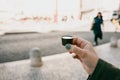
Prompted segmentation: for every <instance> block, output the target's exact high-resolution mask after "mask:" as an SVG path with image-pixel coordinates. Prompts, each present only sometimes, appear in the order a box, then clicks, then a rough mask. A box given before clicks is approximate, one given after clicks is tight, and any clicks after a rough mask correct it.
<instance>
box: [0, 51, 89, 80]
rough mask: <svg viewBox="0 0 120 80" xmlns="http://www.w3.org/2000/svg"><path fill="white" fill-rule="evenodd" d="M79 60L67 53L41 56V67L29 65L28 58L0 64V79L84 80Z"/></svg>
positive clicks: (85, 76)
mask: <svg viewBox="0 0 120 80" xmlns="http://www.w3.org/2000/svg"><path fill="white" fill-rule="evenodd" d="M86 78H87V74H86V73H85V71H84V70H83V69H82V66H81V65H80V62H79V61H78V60H74V59H73V58H72V57H71V55H69V54H68V53H64V54H60V55H53V56H48V57H43V66H42V67H37V68H35V67H30V61H29V60H23V61H16V62H9V63H5V64H0V80H86Z"/></svg>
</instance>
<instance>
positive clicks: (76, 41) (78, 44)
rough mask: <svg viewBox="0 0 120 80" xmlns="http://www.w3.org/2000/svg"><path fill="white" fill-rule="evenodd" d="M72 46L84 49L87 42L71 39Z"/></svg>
mask: <svg viewBox="0 0 120 80" xmlns="http://www.w3.org/2000/svg"><path fill="white" fill-rule="evenodd" d="M72 43H73V45H76V46H78V47H80V48H84V46H85V45H86V44H87V43H88V41H87V40H85V39H83V38H76V37H75V38H73V42H72Z"/></svg>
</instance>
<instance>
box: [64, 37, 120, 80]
mask: <svg viewBox="0 0 120 80" xmlns="http://www.w3.org/2000/svg"><path fill="white" fill-rule="evenodd" d="M65 48H66V49H67V50H68V51H69V53H70V54H72V53H74V54H75V55H74V58H76V59H78V60H79V61H80V62H81V64H82V66H83V68H84V70H85V71H86V72H87V73H88V75H89V77H88V79H87V80H120V69H119V68H117V67H115V66H113V65H112V64H110V63H108V62H106V61H104V60H102V59H100V58H99V57H98V55H97V53H96V51H95V50H94V48H93V46H92V44H91V43H90V42H89V41H87V40H85V39H82V38H73V41H72V44H66V45H65Z"/></svg>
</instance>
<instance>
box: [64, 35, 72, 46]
mask: <svg viewBox="0 0 120 80" xmlns="http://www.w3.org/2000/svg"><path fill="white" fill-rule="evenodd" d="M72 41H73V37H72V36H69V35H64V36H62V45H63V46H65V45H66V44H72Z"/></svg>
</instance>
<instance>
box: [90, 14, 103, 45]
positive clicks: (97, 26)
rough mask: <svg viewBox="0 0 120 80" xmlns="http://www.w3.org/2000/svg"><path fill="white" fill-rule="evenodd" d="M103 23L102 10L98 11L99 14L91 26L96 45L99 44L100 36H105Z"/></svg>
mask: <svg viewBox="0 0 120 80" xmlns="http://www.w3.org/2000/svg"><path fill="white" fill-rule="evenodd" d="M101 24H102V25H103V26H104V24H103V16H102V13H101V12H98V14H97V16H96V17H95V18H94V20H93V23H92V27H91V30H93V33H94V45H98V38H99V39H102V38H103V35H102V29H101Z"/></svg>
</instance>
